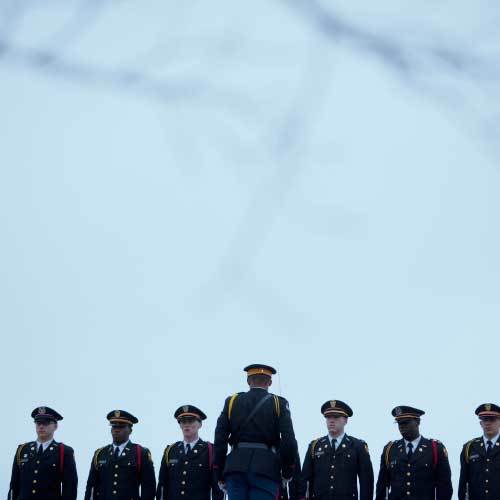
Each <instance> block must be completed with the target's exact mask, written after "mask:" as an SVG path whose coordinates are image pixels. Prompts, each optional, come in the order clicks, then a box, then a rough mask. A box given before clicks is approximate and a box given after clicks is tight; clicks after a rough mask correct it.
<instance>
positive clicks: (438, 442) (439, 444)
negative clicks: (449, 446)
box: [429, 438, 445, 448]
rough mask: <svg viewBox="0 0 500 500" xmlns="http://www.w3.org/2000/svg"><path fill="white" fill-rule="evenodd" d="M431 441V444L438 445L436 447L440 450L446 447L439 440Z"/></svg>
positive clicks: (432, 439)
mask: <svg viewBox="0 0 500 500" xmlns="http://www.w3.org/2000/svg"><path fill="white" fill-rule="evenodd" d="M429 441H430V442H431V443H436V445H437V447H438V448H445V445H444V444H443V442H442V441H440V440H439V439H435V438H431V439H429Z"/></svg>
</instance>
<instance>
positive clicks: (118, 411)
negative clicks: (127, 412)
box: [115, 410, 120, 418]
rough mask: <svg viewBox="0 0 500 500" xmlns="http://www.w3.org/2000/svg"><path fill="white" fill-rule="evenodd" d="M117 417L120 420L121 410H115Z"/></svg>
mask: <svg viewBox="0 0 500 500" xmlns="http://www.w3.org/2000/svg"><path fill="white" fill-rule="evenodd" d="M115 417H116V418H120V410H115Z"/></svg>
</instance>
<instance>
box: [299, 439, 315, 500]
mask: <svg viewBox="0 0 500 500" xmlns="http://www.w3.org/2000/svg"><path fill="white" fill-rule="evenodd" d="M313 442H314V441H313ZM313 442H311V443H309V446H308V447H307V451H306V455H305V457H304V463H303V465H302V471H301V474H300V485H299V498H306V496H307V497H309V498H310V497H311V493H310V492H311V491H312V482H313V458H312V452H311V449H312V444H313Z"/></svg>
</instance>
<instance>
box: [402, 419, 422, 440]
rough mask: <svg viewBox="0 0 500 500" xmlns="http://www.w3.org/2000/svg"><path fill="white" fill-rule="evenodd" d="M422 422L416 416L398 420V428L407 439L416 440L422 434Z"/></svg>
mask: <svg viewBox="0 0 500 500" xmlns="http://www.w3.org/2000/svg"><path fill="white" fill-rule="evenodd" d="M419 426H420V422H419V421H418V420H417V419H416V418H408V419H405V420H399V421H398V428H399V432H400V433H401V436H403V438H404V439H406V440H407V441H414V440H415V439H417V438H418V436H419V435H420V430H419Z"/></svg>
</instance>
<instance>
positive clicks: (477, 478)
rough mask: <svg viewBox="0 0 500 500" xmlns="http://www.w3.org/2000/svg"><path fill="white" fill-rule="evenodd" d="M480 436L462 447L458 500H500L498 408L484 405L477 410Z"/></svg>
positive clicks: (499, 419)
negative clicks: (481, 431)
mask: <svg viewBox="0 0 500 500" xmlns="http://www.w3.org/2000/svg"><path fill="white" fill-rule="evenodd" d="M476 415H477V416H478V417H479V423H480V425H481V427H482V429H483V435H482V436H481V437H478V438H475V439H472V440H471V441H469V442H468V443H465V444H464V447H463V449H462V453H461V454H460V480H459V483H458V498H459V500H465V499H466V498H467V499H468V500H498V499H500V442H499V437H500V407H499V406H498V405H496V404H493V403H484V404H482V405H479V406H478V407H477V408H476Z"/></svg>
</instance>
